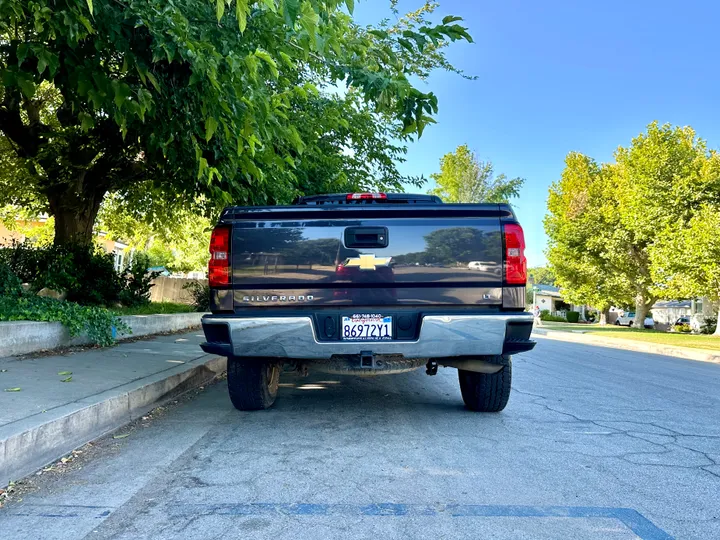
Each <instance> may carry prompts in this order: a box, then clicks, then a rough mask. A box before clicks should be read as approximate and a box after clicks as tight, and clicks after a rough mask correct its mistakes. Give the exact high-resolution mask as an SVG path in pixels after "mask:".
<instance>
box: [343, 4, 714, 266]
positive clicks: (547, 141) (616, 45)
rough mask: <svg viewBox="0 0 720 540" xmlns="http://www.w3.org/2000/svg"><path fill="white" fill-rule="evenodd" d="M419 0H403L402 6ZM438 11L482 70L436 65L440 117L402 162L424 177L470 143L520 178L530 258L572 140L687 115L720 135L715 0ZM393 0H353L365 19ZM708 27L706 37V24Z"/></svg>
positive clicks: (609, 146)
mask: <svg viewBox="0 0 720 540" xmlns="http://www.w3.org/2000/svg"><path fill="white" fill-rule="evenodd" d="M422 3H423V1H422V0H412V1H410V0H401V2H400V5H399V7H400V9H401V12H406V11H410V10H413V9H417V8H418V7H420V5H422ZM440 3H441V7H440V8H439V10H438V12H437V15H438V19H441V18H442V17H443V16H445V15H449V14H453V15H460V16H462V17H464V18H465V24H466V25H467V26H468V27H469V30H470V33H471V34H472V36H473V38H474V40H475V44H472V45H468V44H456V45H455V46H452V47H450V48H449V50H448V57H449V59H450V60H451V62H452V63H453V64H454V65H455V66H457V67H459V68H461V69H463V70H465V71H466V72H468V73H469V74H473V75H477V76H478V77H479V79H478V80H477V81H466V80H464V79H461V78H460V77H458V76H456V75H453V74H448V73H436V74H434V75H433V76H432V77H431V78H430V80H429V82H428V86H427V87H425V88H427V89H429V90H432V91H434V92H435V93H436V94H437V96H438V99H439V101H440V112H439V114H438V116H437V118H436V119H437V120H438V124H437V125H435V126H431V127H430V128H429V129H428V130H427V131H426V132H425V134H424V135H423V137H422V138H421V139H420V141H418V142H416V143H413V144H411V145H410V149H409V153H408V161H407V163H405V164H403V165H402V166H401V171H402V172H403V173H406V174H409V175H416V174H424V175H425V176H426V177H427V176H429V174H430V173H432V172H435V171H436V170H437V169H438V163H439V160H440V157H441V156H442V155H443V154H445V153H446V152H450V151H452V150H454V149H455V147H457V146H458V145H460V144H463V143H467V144H468V145H470V147H471V148H472V149H473V150H475V151H476V152H477V154H478V156H479V157H480V158H481V159H485V160H487V159H489V160H491V161H492V162H493V163H494V165H495V170H496V172H504V173H506V174H507V175H508V176H510V177H514V176H521V177H524V178H526V183H525V186H524V188H523V190H522V192H521V196H520V199H519V200H516V201H515V205H516V208H517V211H518V215H519V217H520V220H521V222H522V224H523V227H524V229H525V235H526V240H527V243H528V249H527V255H528V262H529V264H530V265H533V266H534V265H540V264H543V263H544V262H545V256H544V254H543V250H544V248H545V246H546V238H545V235H544V232H543V228H542V218H543V216H544V214H545V202H546V198H547V191H548V187H549V186H550V184H551V183H552V182H553V181H555V180H557V179H558V178H559V176H560V173H561V172H562V169H563V160H564V157H565V155H566V154H567V153H568V152H569V151H573V150H574V151H579V152H583V153H585V154H588V155H590V156H592V157H594V158H595V159H597V160H599V161H608V160H611V159H612V155H613V151H614V150H615V148H617V147H618V146H619V145H623V146H625V145H628V144H629V143H630V140H631V139H632V137H634V136H635V135H637V134H638V133H640V132H641V131H643V130H644V128H645V126H646V125H647V124H649V123H650V122H652V121H653V120H658V121H660V122H661V123H664V122H670V123H672V124H678V125H691V126H692V127H694V128H695V130H696V131H697V132H698V134H699V135H700V136H701V137H702V138H704V139H706V140H707V141H708V144H709V146H710V147H711V148H717V147H718V146H719V145H720V107H719V106H718V105H719V104H718V97H720V70H718V69H717V53H718V37H717V36H718V35H719V34H718V30H717V23H718V21H719V20H720V5H717V4H715V3H713V2H710V1H695V0H690V1H685V2H669V1H654V2H650V1H645V0H642V1H640V0H624V1H617V0H603V1H582V0H576V1H568V0H566V1H553V0H549V1H546V2H536V1H530V0H526V1H516V0H493V1H490V0H488V1H484V0H440ZM388 4H389V0H364V1H357V0H356V8H355V16H356V19H357V20H358V21H359V22H361V23H363V24H370V23H374V22H378V21H379V20H380V19H381V18H382V17H384V16H388V15H389V10H388ZM713 35H714V36H715V38H713V37H712V36H713Z"/></svg>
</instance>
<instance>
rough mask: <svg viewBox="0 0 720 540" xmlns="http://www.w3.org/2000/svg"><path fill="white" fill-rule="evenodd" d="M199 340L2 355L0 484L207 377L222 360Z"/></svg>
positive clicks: (197, 334)
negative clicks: (205, 349)
mask: <svg viewBox="0 0 720 540" xmlns="http://www.w3.org/2000/svg"><path fill="white" fill-rule="evenodd" d="M203 340H204V336H203V335H202V331H199V330H195V331H193V332H190V333H187V334H176V335H171V336H157V337H154V338H149V339H146V340H142V341H135V342H128V343H122V344H120V345H118V346H116V347H112V348H106V349H90V350H85V351H79V352H73V353H68V354H66V355H58V356H46V357H40V358H31V359H22V358H14V357H10V358H0V487H2V486H5V485H7V483H8V482H10V481H12V480H17V479H19V478H22V477H23V476H25V475H27V474H30V473H32V472H33V471H35V470H36V469H38V468H40V467H42V466H44V465H46V464H47V463H50V462H52V461H54V460H56V459H58V458H59V457H61V456H63V455H64V454H66V453H68V452H70V451H71V450H73V449H74V448H77V447H78V446H81V445H83V444H85V443H86V442H88V441H90V440H92V439H95V438H97V437H99V436H100V435H103V434H104V433H107V432H109V431H112V430H114V429H117V428H119V427H121V426H122V425H124V424H126V423H128V422H130V421H132V420H134V419H135V418H138V417H139V416H141V415H142V414H144V413H145V412H147V411H148V410H149V409H150V408H152V407H154V406H157V405H158V404H159V403H161V402H162V401H164V400H167V399H169V398H171V397H175V396H177V395H179V394H181V393H183V392H185V391H187V390H190V389H192V388H194V387H197V386H200V385H203V384H206V383H209V382H210V381H212V380H213V379H214V378H215V377H216V376H217V375H219V374H221V373H222V372H223V371H224V370H225V359H224V358H219V357H216V356H213V355H208V354H205V353H204V352H203V351H202V350H201V349H200V347H199V344H200V343H201V342H202V341H203ZM60 373H63V374H62V375H60ZM63 380H65V381H66V382H63ZM18 388H19V390H17V391H13V390H15V389H18Z"/></svg>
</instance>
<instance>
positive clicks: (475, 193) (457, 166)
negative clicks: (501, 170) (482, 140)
mask: <svg viewBox="0 0 720 540" xmlns="http://www.w3.org/2000/svg"><path fill="white" fill-rule="evenodd" d="M430 178H432V179H433V180H435V183H436V184H437V188H435V189H433V190H431V191H430V193H431V194H432V195H437V196H438V197H440V198H442V200H443V201H445V202H448V203H478V202H508V201H509V200H510V199H511V198H513V197H517V196H519V194H520V188H521V187H522V185H523V183H524V182H525V180H524V179H523V178H511V179H508V178H507V176H505V175H504V174H500V175H498V176H495V174H494V170H493V164H492V163H491V162H490V161H479V160H478V158H477V156H476V155H475V153H474V152H472V151H470V148H468V146H467V145H466V144H463V145H461V146H458V147H457V149H456V150H455V152H451V153H448V154H445V155H444V156H443V157H442V158H441V159H440V172H439V173H434V174H431V175H430Z"/></svg>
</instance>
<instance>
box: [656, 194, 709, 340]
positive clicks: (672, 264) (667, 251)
mask: <svg viewBox="0 0 720 540" xmlns="http://www.w3.org/2000/svg"><path fill="white" fill-rule="evenodd" d="M718 231H720V205H709V204H708V205H705V206H702V207H701V208H700V209H699V210H697V211H696V213H695V214H694V215H693V216H692V217H691V218H690V220H689V221H688V223H687V225H685V224H681V225H679V226H678V225H677V224H676V225H674V226H671V227H669V228H668V229H667V230H666V231H665V233H664V234H663V239H662V241H661V242H658V243H657V244H656V245H654V246H653V247H652V249H651V250H650V259H651V261H652V263H653V264H652V269H653V277H654V278H655V281H656V282H658V283H662V284H664V288H665V293H666V294H667V296H669V297H674V298H695V297H702V296H706V297H708V298H709V299H710V300H711V301H713V302H716V303H718V302H720V235H718ZM719 319H720V317H719ZM715 335H716V336H720V325H718V326H717V328H716V329H715Z"/></svg>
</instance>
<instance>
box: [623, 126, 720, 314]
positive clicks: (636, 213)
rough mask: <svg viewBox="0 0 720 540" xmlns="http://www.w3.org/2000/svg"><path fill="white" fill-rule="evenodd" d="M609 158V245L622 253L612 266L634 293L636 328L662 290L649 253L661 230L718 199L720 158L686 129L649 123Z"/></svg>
mask: <svg viewBox="0 0 720 540" xmlns="http://www.w3.org/2000/svg"><path fill="white" fill-rule="evenodd" d="M615 159H616V162H617V165H616V166H615V167H614V168H613V172H614V174H613V193H614V195H615V199H616V200H615V205H614V206H615V207H614V209H613V210H612V212H613V214H614V215H615V216H617V222H616V224H615V226H614V232H615V234H614V235H613V243H611V244H610V245H609V247H610V248H612V249H613V251H615V252H616V253H617V254H619V255H622V257H621V264H620V265H618V266H620V270H621V271H622V272H623V274H624V275H625V276H627V277H628V279H629V280H630V281H631V282H632V283H633V285H634V289H635V290H634V299H635V313H636V316H635V322H634V326H635V327H637V328H642V324H643V320H644V318H645V315H646V313H647V312H648V311H649V310H650V309H651V308H652V306H653V305H654V303H655V301H656V300H657V298H658V297H659V295H661V294H663V293H664V292H665V289H664V287H665V284H663V283H660V282H657V281H655V280H654V279H653V275H652V266H653V265H652V261H651V259H650V251H651V249H652V247H653V246H654V245H657V244H659V243H661V242H662V241H663V238H662V232H663V231H664V230H666V229H668V228H672V227H677V226H682V225H683V224H684V223H687V222H688V221H689V220H690V219H691V217H692V215H693V214H694V213H695V212H696V211H698V210H699V209H700V208H701V207H702V206H703V205H704V204H706V203H711V202H714V201H717V200H718V197H719V194H720V156H718V155H717V154H715V153H714V152H712V153H710V152H708V150H707V145H706V143H705V141H703V140H702V139H699V138H697V136H696V134H695V131H694V130H693V129H692V128H690V127H673V126H670V125H669V124H665V125H662V126H660V125H658V123H657V122H653V123H652V124H650V125H649V126H648V128H647V133H642V134H640V135H638V136H637V137H636V138H634V139H633V141H632V144H631V145H630V147H628V148H622V147H621V148H619V149H618V150H617V152H616V154H615ZM618 258H619V257H618Z"/></svg>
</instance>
